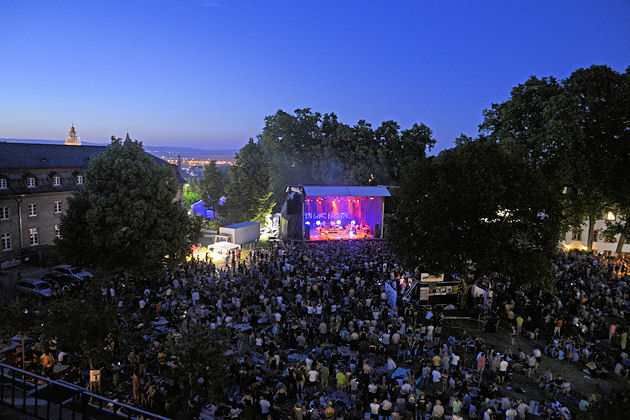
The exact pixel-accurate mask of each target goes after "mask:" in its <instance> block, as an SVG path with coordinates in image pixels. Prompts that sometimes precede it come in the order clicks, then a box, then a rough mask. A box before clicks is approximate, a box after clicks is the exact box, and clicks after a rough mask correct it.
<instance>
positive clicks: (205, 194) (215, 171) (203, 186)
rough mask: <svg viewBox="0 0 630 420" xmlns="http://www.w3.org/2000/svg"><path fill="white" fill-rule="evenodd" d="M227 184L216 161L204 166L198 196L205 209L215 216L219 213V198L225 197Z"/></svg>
mask: <svg viewBox="0 0 630 420" xmlns="http://www.w3.org/2000/svg"><path fill="white" fill-rule="evenodd" d="M227 182H228V178H227V175H226V174H225V173H224V172H223V171H222V170H221V168H219V167H218V166H217V161H216V160H212V161H210V163H209V164H207V165H206V166H204V168H203V176H202V177H201V180H200V181H199V189H200V195H201V197H202V198H203V202H204V205H205V207H206V208H207V209H210V210H212V212H213V213H214V214H215V215H216V214H217V213H218V211H219V206H220V201H221V198H222V197H223V196H224V195H225V188H226V185H227ZM216 219H218V217H216Z"/></svg>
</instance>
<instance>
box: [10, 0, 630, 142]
mask: <svg viewBox="0 0 630 420" xmlns="http://www.w3.org/2000/svg"><path fill="white" fill-rule="evenodd" d="M592 64H607V65H609V66H611V67H612V68H613V69H615V70H617V71H625V69H626V67H628V66H630V1H628V0H620V1H605V2H604V1H590V2H580V3H578V2H574V1H549V0H547V1H518V2H517V1H505V0H503V1H484V2H480V1H469V2H456V1H433V2H424V1H419V0H418V1H406V2H403V1H369V0H362V1H339V0H337V1H321V0H320V1H315V2H314V1H310V2H307V1H282V2H281V1H271V0H270V1H263V0H258V1H236V0H234V1H229V0H215V1H210V0H170V1H159V0H150V1H139V0H124V1H117V0H108V1H96V0H89V1H86V0H81V1H63V0H56V1H52V0H20V1H17V0H0V138H29V139H33V138H39V139H63V138H65V135H66V133H67V132H68V129H69V127H70V124H71V123H72V122H74V123H75V126H76V127H77V131H78V133H79V135H80V136H81V138H82V139H83V140H84V141H95V142H105V141H107V139H108V138H109V137H110V136H111V135H112V134H115V135H118V136H122V135H124V133H125V131H127V130H129V132H130V133H131V135H132V137H134V138H138V139H140V140H143V141H144V143H145V144H148V145H173V146H175V145H181V146H192V147H200V148H205V149H219V148H222V149H225V148H234V149H236V148H239V147H241V146H242V145H243V144H244V143H245V142H246V141H247V139H248V138H249V137H254V136H256V134H258V133H259V132H260V131H261V129H262V127H263V125H264V117H265V116H266V115H270V114H273V113H275V112H276V111H277V110H278V109H283V110H285V111H293V110H294V109H296V108H303V107H311V108H312V109H313V110H314V111H319V112H322V113H323V112H335V113H337V115H338V116H339V118H340V119H341V120H342V121H343V122H346V123H351V124H354V123H356V122H357V121H358V120H359V119H366V120H367V121H368V122H370V123H372V124H373V125H374V126H377V125H379V124H380V123H381V122H382V121H383V120H389V119H393V120H395V121H397V122H398V123H399V124H400V125H401V126H402V127H403V128H407V127H409V126H410V125H411V124H413V123H414V122H423V123H425V124H427V125H428V126H429V127H431V128H432V129H433V130H434V133H435V136H436V138H437V139H438V145H437V149H438V150H439V149H443V148H446V147H450V146H451V145H452V144H453V139H454V138H455V137H456V136H457V135H459V134H460V133H465V134H468V135H475V133H476V132H477V126H478V124H479V123H480V121H481V118H482V114H481V113H482V110H483V109H484V108H487V107H489V106H490V104H491V103H492V102H500V101H503V100H505V99H506V98H507V97H508V95H509V92H510V89H511V88H512V87H513V86H514V85H516V84H518V83H521V82H524V81H525V80H526V79H527V78H528V77H529V76H530V75H538V76H541V77H542V76H548V75H553V76H555V77H557V78H560V79H561V78H565V77H567V76H568V75H570V73H571V72H572V71H573V70H575V69H577V68H579V67H588V66H590V65H592Z"/></svg>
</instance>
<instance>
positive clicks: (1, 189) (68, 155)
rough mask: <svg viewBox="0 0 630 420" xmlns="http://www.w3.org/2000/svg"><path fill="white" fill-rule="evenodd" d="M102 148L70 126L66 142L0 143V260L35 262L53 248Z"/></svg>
mask: <svg viewBox="0 0 630 420" xmlns="http://www.w3.org/2000/svg"><path fill="white" fill-rule="evenodd" d="M67 145H68V146H67ZM105 148H106V146H85V145H81V142H80V140H79V137H78V136H77V134H76V132H75V130H74V126H73V127H72V128H71V129H70V133H69V134H68V138H67V139H66V145H57V144H34V143H6V142H2V143H0V263H5V265H6V263H7V261H13V260H23V261H29V262H31V263H34V264H37V263H38V262H39V261H41V260H46V259H47V258H48V257H49V256H50V255H51V252H54V251H53V249H52V248H51V245H53V243H54V240H55V238H57V237H59V235H60V231H59V223H60V217H61V215H62V214H63V213H64V211H65V209H66V205H67V200H68V197H70V195H72V193H73V192H74V191H75V190H77V189H79V188H81V187H82V186H83V184H84V183H85V172H86V170H87V168H88V164H89V162H90V158H91V157H92V156H93V155H95V154H98V153H102V152H103V151H104V150H105ZM152 158H153V159H155V161H156V162H157V163H158V164H160V165H169V166H172V167H174V165H170V164H169V163H167V162H165V161H163V160H162V159H159V158H157V157H155V156H152ZM174 169H176V168H175V167H174ZM174 173H175V174H177V171H174ZM176 176H177V178H178V180H179V181H180V185H181V186H183V180H182V179H181V177H179V176H178V174H177V175H176ZM181 190H182V188H180V191H179V192H178V198H181V196H182V191H181ZM42 262H43V261H42Z"/></svg>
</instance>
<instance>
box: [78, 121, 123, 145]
mask: <svg viewBox="0 0 630 420" xmlns="http://www.w3.org/2000/svg"><path fill="white" fill-rule="evenodd" d="M127 135H129V134H127ZM66 146H81V139H80V138H79V136H78V135H77V132H76V131H74V123H72V127H70V131H69V132H68V135H67V136H66Z"/></svg>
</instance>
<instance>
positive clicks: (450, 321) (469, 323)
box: [442, 316, 488, 332]
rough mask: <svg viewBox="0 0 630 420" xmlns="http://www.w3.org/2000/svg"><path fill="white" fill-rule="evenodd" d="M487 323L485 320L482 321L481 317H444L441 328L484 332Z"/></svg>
mask: <svg viewBox="0 0 630 420" xmlns="http://www.w3.org/2000/svg"><path fill="white" fill-rule="evenodd" d="M487 322H488V321H487V320H485V319H482V318H481V317H479V318H472V317H467V316H446V317H444V321H443V323H442V328H451V329H456V330H457V329H460V330H467V331H475V332H481V331H484V330H485V328H486V323H487Z"/></svg>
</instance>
